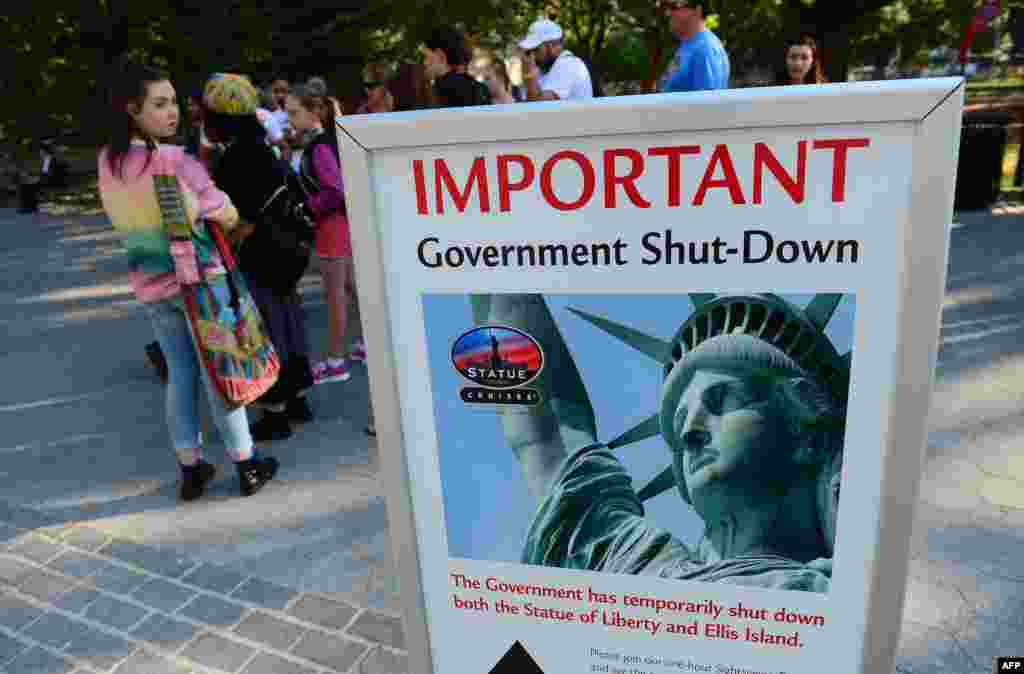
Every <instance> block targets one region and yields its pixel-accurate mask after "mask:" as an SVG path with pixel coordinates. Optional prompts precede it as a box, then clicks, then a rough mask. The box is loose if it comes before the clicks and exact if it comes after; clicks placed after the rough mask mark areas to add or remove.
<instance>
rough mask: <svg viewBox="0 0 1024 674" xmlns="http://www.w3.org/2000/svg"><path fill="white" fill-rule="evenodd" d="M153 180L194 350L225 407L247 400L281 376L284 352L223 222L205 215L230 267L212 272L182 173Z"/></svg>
mask: <svg viewBox="0 0 1024 674" xmlns="http://www.w3.org/2000/svg"><path fill="white" fill-rule="evenodd" d="M154 182H155V185H156V190H157V201H158V203H159V205H160V213H161V216H162V218H163V224H164V228H165V231H166V232H167V234H168V237H169V239H170V248H171V256H172V258H173V259H174V267H175V274H176V275H177V277H178V281H179V283H180V285H181V296H182V299H183V300H184V304H185V314H186V316H187V318H188V321H189V325H190V326H191V327H192V334H193V337H194V340H193V341H194V343H195V347H196V354H197V355H198V357H199V360H200V362H201V363H202V365H203V366H204V367H205V368H206V371H207V372H208V373H209V375H210V380H211V381H212V382H213V384H214V388H216V390H217V392H218V393H219V394H220V396H221V398H222V399H223V400H224V403H225V405H226V406H227V407H229V408H234V407H240V406H242V405H245V404H248V403H250V402H252V401H253V400H256V399H257V398H259V397H260V396H262V395H263V394H264V393H266V392H267V390H268V389H269V388H270V387H271V386H273V385H274V383H275V382H276V381H277V378H278V375H279V374H280V371H281V361H280V358H279V357H278V355H277V353H276V351H275V350H274V346H273V344H272V343H271V341H270V338H269V337H268V336H267V332H266V329H265V327H264V325H263V320H262V318H261V316H260V313H259V310H258V309H257V308H256V303H255V301H253V298H252V295H251V294H250V293H249V290H248V287H247V286H246V284H245V279H244V277H243V276H242V274H241V272H240V271H239V270H238V268H237V264H236V262H235V256H234V254H233V253H232V251H231V246H230V244H228V241H227V238H226V237H225V235H224V232H223V230H222V229H221V228H220V225H218V224H217V223H215V222H212V221H206V228H207V230H208V231H209V232H210V235H211V236H212V238H213V240H214V243H215V244H216V247H217V251H218V252H219V253H220V257H221V262H222V264H223V266H224V269H225V272H226V273H225V274H224V275H223V276H214V277H210V276H208V275H206V274H205V273H204V271H203V269H202V266H201V265H200V264H199V260H198V258H197V257H196V253H195V245H194V243H193V240H192V226H191V224H190V223H189V221H188V218H187V217H186V214H185V208H184V202H183V199H182V195H181V187H180V185H179V183H178V178H177V177H176V176H154Z"/></svg>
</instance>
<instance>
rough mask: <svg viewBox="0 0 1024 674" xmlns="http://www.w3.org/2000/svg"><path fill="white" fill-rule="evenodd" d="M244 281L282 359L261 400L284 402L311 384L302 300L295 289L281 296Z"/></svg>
mask: <svg viewBox="0 0 1024 674" xmlns="http://www.w3.org/2000/svg"><path fill="white" fill-rule="evenodd" d="M246 281H247V282H248V285H249V292H250V293H251V294H252V298H253V300H255V302H256V307H257V308H258V309H259V310H260V316H261V317H262V318H263V325H264V327H265V328H266V330H267V333H268V334H269V336H270V341H271V342H272V343H273V344H274V349H275V350H276V351H277V354H278V357H279V358H280V359H281V375H280V376H279V377H278V380H277V383H276V384H274V386H273V387H271V389H270V390H269V391H267V392H266V393H265V394H264V395H263V396H262V397H261V398H260V401H261V402H265V403H269V404H272V405H273V404H279V403H282V402H286V401H288V400H289V399H291V398H294V397H295V395H296V394H297V393H299V392H300V391H303V390H305V389H307V388H310V387H311V386H312V385H313V374H312V370H311V367H310V362H309V349H308V347H307V346H306V320H305V313H304V311H303V309H302V300H301V299H299V294H298V292H296V291H295V290H293V291H292V292H291V293H289V294H287V295H282V294H280V293H275V292H274V291H272V290H270V289H269V288H266V287H263V286H260V285H258V284H255V283H253V282H252V281H251V280H249V279H248V278H247V279H246Z"/></svg>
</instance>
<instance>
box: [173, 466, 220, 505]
mask: <svg viewBox="0 0 1024 674" xmlns="http://www.w3.org/2000/svg"><path fill="white" fill-rule="evenodd" d="M216 474H217V468H216V467H215V466H214V465H213V464H212V463H207V462H206V461H203V460H202V459H200V460H199V463H197V464H196V465H194V466H182V467H181V492H180V496H181V500H182V501H195V500H196V499H197V498H199V497H200V496H202V495H203V491H205V490H206V485H207V483H208V482H209V481H210V480H212V479H213V476H214V475H216Z"/></svg>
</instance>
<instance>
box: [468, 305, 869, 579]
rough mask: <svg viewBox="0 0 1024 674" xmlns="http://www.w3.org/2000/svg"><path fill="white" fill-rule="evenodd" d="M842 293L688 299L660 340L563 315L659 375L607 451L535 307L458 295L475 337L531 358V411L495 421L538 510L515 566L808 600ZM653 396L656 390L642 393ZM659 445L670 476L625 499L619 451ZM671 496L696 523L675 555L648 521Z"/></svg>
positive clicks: (830, 517) (571, 365)
mask: <svg viewBox="0 0 1024 674" xmlns="http://www.w3.org/2000/svg"><path fill="white" fill-rule="evenodd" d="M841 297H842V296H841V295H838V294H828V295H817V296H815V297H814V299H813V300H812V301H811V302H810V303H809V304H808V305H807V307H806V308H800V307H798V306H796V305H794V304H792V303H790V302H787V301H786V300H784V299H783V298H782V297H779V296H777V295H771V294H750V295H723V296H716V295H711V294H691V295H690V299H691V300H692V302H693V305H694V311H693V312H692V313H691V314H690V315H689V316H687V317H686V318H685V320H684V321H683V322H682V325H680V327H679V328H678V330H677V331H676V334H675V335H674V336H673V337H672V338H671V339H670V340H664V339H659V338H657V337H653V336H649V335H646V334H644V333H641V332H639V331H637V330H634V329H632V328H630V327H628V326H626V325H622V324H620V323H617V322H614V321H612V320H609V319H608V318H604V317H600V316H596V315H593V314H590V313H585V312H582V311H579V310H575V309H570V311H572V313H573V314H575V315H576V316H578V317H580V318H581V319H584V320H586V321H588V322H589V323H591V324H593V325H594V326H596V327H597V328H599V329H601V330H603V331H604V332H606V333H608V334H609V335H611V336H612V337H614V338H616V339H618V340H619V341H621V342H623V343H625V344H626V345H628V346H629V347H631V348H634V349H636V350H638V351H639V352H641V353H642V354H644V355H646V356H648V357H650V358H651V359H653V360H655V361H657V362H658V363H660V364H661V365H662V366H663V377H662V381H661V383H660V408H659V409H656V410H652V412H653V414H652V415H651V416H650V417H649V418H647V419H646V420H645V421H643V422H642V423H640V424H639V425H637V426H635V427H634V428H633V429H631V430H629V431H627V432H625V433H624V434H622V435H621V436H620V437H618V438H615V439H613V440H611V441H607V442H601V441H599V440H598V434H597V424H596V420H595V418H594V412H593V407H592V405H591V402H590V398H589V397H588V394H587V391H586V389H585V387H584V385H583V380H582V378H581V377H580V374H579V372H578V370H577V368H576V363H575V362H574V360H573V358H572V355H571V354H570V351H569V348H568V346H567V345H566V344H565V341H564V340H563V338H562V336H561V334H560V333H559V330H558V327H557V325H556V323H555V321H554V318H553V317H552V315H551V312H550V311H549V309H548V307H547V304H546V303H545V300H544V298H543V296H542V295H536V294H493V295H471V296H470V302H471V306H472V310H473V319H474V322H475V323H476V324H477V325H481V326H483V325H500V326H508V327H512V328H516V329H518V330H522V331H523V332H526V333H527V334H529V335H531V336H532V337H533V338H534V339H536V340H537V341H538V342H539V343H540V344H541V346H542V348H543V349H544V362H545V366H544V370H543V372H542V373H541V375H540V377H539V378H538V379H537V380H536V381H535V382H533V383H531V385H530V387H531V388H537V389H539V390H540V391H541V393H542V396H543V398H542V403H541V404H540V405H537V406H536V407H533V408H529V409H507V410H502V411H501V412H500V415H501V423H502V433H503V437H504V439H505V444H506V445H507V447H508V448H509V449H510V450H511V451H512V452H513V453H514V455H515V458H516V459H517V461H518V463H519V465H520V467H521V469H522V474H523V476H524V478H525V480H526V484H527V486H528V488H529V491H530V494H531V495H532V496H533V498H534V499H535V500H536V503H537V509H536V511H535V512H534V515H533V518H532V521H531V523H530V526H529V530H528V533H527V536H526V541H525V544H524V549H523V552H522V558H521V561H522V562H523V563H527V564H538V565H546V566H555V567H562V568H571V569H586V570H591V571H603V572H608V573H624V574H643V575H652V576H658V577H663V578H678V579H687V580H701V581H709V582H722V583H731V584H736V585H746V586H758V587H768V588H778V589H788V590H803V591H810V592H826V591H827V590H828V588H829V584H830V582H831V569H832V562H831V558H832V554H833V545H834V541H835V528H836V524H835V523H836V509H837V506H838V499H839V482H840V472H841V464H842V452H843V435H844V430H845V422H846V401H847V397H848V387H849V372H850V354H849V353H847V354H845V355H842V356H841V355H839V353H838V352H837V351H836V348H835V346H834V345H833V344H832V342H831V341H830V340H829V338H828V337H827V336H826V335H825V332H824V331H825V326H826V325H827V324H828V322H829V320H830V319H831V317H832V315H833V313H834V312H835V310H836V307H837V305H838V304H839V301H840V299H841ZM652 385H654V384H653V382H652ZM656 435H660V436H661V437H662V439H663V440H664V442H665V446H666V450H667V451H666V459H667V463H668V464H669V465H668V467H666V468H665V469H664V471H662V472H661V473H660V474H659V475H658V476H657V477H655V478H654V480H653V481H651V482H650V483H649V484H647V485H646V486H644V487H642V488H640V489H636V488H635V487H634V485H633V481H632V479H631V478H630V475H629V474H628V473H627V471H626V470H625V468H624V467H623V465H622V463H621V462H620V460H619V459H618V458H617V457H616V454H615V452H616V450H619V449H621V448H622V447H625V446H627V445H629V444H632V443H634V442H638V441H640V440H644V439H646V438H651V437H654V436H656ZM672 489H675V490H676V491H677V492H678V494H679V497H680V498H681V503H680V507H681V508H687V509H692V510H693V511H694V512H696V514H697V515H699V517H700V518H701V520H703V523H704V531H703V535H702V537H701V539H700V541H699V543H698V544H696V545H692V546H688V545H687V544H685V543H683V542H682V541H680V540H679V539H677V538H676V537H674V536H673V535H672V534H671V533H669V532H668V531H666V530H664V529H662V528H659V527H658V526H656V525H655V524H654V523H653V522H651V521H650V520H648V519H647V518H645V515H644V506H643V503H644V501H646V500H647V499H649V498H651V497H653V496H656V495H658V494H661V493H663V492H665V491H669V490H672Z"/></svg>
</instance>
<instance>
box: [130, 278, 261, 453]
mask: <svg viewBox="0 0 1024 674" xmlns="http://www.w3.org/2000/svg"><path fill="white" fill-rule="evenodd" d="M145 306H146V309H147V311H148V312H149V316H150V319H151V320H152V322H153V330H154V332H155V333H156V338H157V340H158V341H159V342H160V349H161V350H162V351H163V352H164V358H166V360H167V426H168V427H169V429H170V433H171V444H172V445H173V446H174V451H175V453H176V454H177V455H178V462H179V463H181V464H182V465H185V466H190V465H194V464H195V463H196V462H197V461H198V460H199V459H200V458H201V456H202V452H201V449H200V447H199V385H200V384H199V383H200V381H202V385H203V386H204V387H205V389H206V398H207V400H209V402H210V408H211V411H212V413H213V423H214V424H215V425H216V426H217V430H219V431H220V436H221V438H222V439H223V440H224V446H225V448H226V449H227V452H228V455H229V456H230V457H231V460H232V461H243V460H245V459H248V458H250V457H251V456H252V436H250V435H249V421H248V418H247V417H246V415H245V408H244V407H237V408H234V409H229V408H228V407H227V406H226V405H225V404H224V400H223V398H221V396H220V394H219V393H218V392H217V390H216V388H215V387H214V386H213V382H211V381H210V375H209V373H208V372H207V371H206V368H205V367H203V365H202V363H201V362H200V361H199V356H198V355H197V353H196V348H195V344H194V342H193V340H194V336H193V334H192V327H191V325H190V324H189V322H188V318H187V317H186V316H185V308H184V303H183V301H182V299H181V298H180V297H175V298H171V299H167V300H161V301H159V302H150V303H147V304H145Z"/></svg>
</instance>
